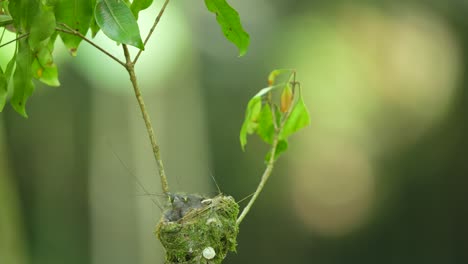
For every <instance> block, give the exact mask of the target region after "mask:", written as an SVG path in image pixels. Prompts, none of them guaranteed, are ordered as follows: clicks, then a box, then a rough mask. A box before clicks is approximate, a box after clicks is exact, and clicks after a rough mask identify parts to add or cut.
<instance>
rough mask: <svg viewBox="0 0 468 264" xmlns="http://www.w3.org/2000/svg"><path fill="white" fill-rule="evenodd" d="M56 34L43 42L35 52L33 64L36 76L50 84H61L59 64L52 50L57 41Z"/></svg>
mask: <svg viewBox="0 0 468 264" xmlns="http://www.w3.org/2000/svg"><path fill="white" fill-rule="evenodd" d="M56 36H57V35H56V34H55V35H54V36H52V37H51V38H50V39H49V42H48V43H43V44H42V45H41V46H40V47H39V48H38V50H37V51H36V52H35V53H34V56H35V58H34V61H33V63H32V65H31V67H32V72H33V76H34V78H36V79H38V80H39V81H41V82H43V83H45V84H47V85H49V86H59V85H60V82H59V80H58V70H57V65H56V64H55V63H54V59H53V57H52V51H53V49H54V47H53V44H54V42H55V37H56Z"/></svg>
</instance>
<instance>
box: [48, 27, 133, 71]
mask: <svg viewBox="0 0 468 264" xmlns="http://www.w3.org/2000/svg"><path fill="white" fill-rule="evenodd" d="M60 25H62V26H64V27H66V28H67V29H63V28H58V27H57V28H55V30H57V31H60V32H63V33H67V34H70V35H74V36H78V37H80V38H82V39H83V40H84V41H86V42H88V43H89V44H91V45H92V46H93V47H95V48H96V49H98V50H99V51H101V52H102V53H104V54H106V55H107V56H108V57H109V58H111V59H113V60H114V61H116V62H117V63H119V64H120V65H122V66H124V67H126V65H125V63H124V62H123V61H121V60H119V59H118V58H117V57H115V56H114V55H112V54H110V53H109V52H108V51H107V50H105V49H104V48H102V47H101V46H99V45H98V44H96V43H94V42H93V41H92V40H90V39H88V38H87V37H85V36H84V35H83V34H81V33H80V32H78V31H76V30H73V29H71V28H70V27H69V26H67V25H65V24H62V23H60Z"/></svg>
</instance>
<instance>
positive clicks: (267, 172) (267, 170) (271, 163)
mask: <svg viewBox="0 0 468 264" xmlns="http://www.w3.org/2000/svg"><path fill="white" fill-rule="evenodd" d="M278 137H279V132H277V133H275V137H274V139H273V144H272V145H271V156H270V160H269V161H268V164H267V166H266V168H265V171H264V172H263V175H262V179H261V180H260V183H259V184H258V186H257V190H255V193H254V194H253V195H252V198H250V201H249V203H248V204H247V206H245V207H244V210H242V213H241V215H240V216H239V218H237V221H236V224H237V225H240V223H241V222H242V220H244V218H245V216H246V215H247V213H248V212H249V211H250V209H251V208H252V206H253V204H254V203H255V200H257V197H258V195H259V194H260V193H261V192H262V190H263V187H264V186H265V183H266V182H267V181H268V178H270V175H271V172H272V171H273V167H274V165H275V152H276V147H277V146H278V141H279V140H278Z"/></svg>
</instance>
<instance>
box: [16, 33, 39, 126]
mask: <svg viewBox="0 0 468 264" xmlns="http://www.w3.org/2000/svg"><path fill="white" fill-rule="evenodd" d="M18 42H19V43H18V54H17V56H16V70H15V73H14V75H13V84H14V92H13V97H12V98H11V101H10V103H11V105H12V106H13V109H15V111H16V112H18V113H19V114H20V115H22V116H23V117H26V118H27V117H28V115H27V114H26V101H27V100H28V98H29V97H30V96H31V95H32V93H33V91H34V85H33V82H32V71H31V64H32V57H33V56H32V52H31V48H30V47H29V43H28V41H27V40H26V39H21V40H19V41H18Z"/></svg>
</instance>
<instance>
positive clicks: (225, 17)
mask: <svg viewBox="0 0 468 264" xmlns="http://www.w3.org/2000/svg"><path fill="white" fill-rule="evenodd" d="M205 5H206V8H207V9H208V10H209V11H210V12H212V13H214V14H215V15H216V20H217V21H218V24H219V25H220V26H221V30H222V31H223V33H224V36H225V37H226V38H227V39H228V40H229V41H231V42H232V43H234V45H236V46H237V48H238V49H239V56H243V55H245V53H246V52H247V49H248V47H249V42H250V37H249V34H247V32H245V31H244V29H243V28H242V24H241V21H240V17H239V14H238V13H237V11H236V10H235V9H234V8H232V7H231V6H230V5H229V4H228V3H227V2H226V0H205Z"/></svg>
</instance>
